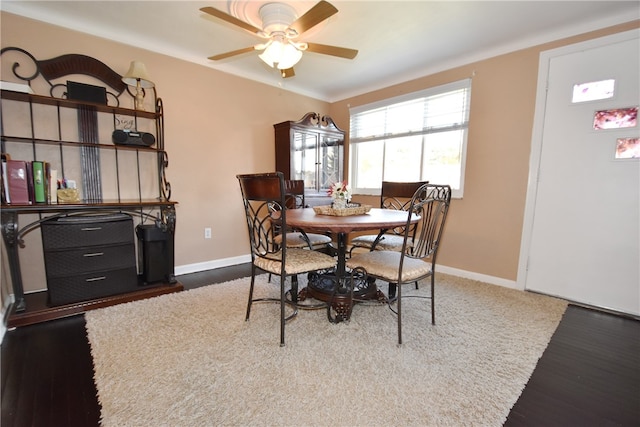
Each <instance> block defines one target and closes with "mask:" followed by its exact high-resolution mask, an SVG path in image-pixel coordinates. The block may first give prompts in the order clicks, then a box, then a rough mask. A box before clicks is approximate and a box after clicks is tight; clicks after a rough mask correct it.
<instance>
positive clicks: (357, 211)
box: [313, 205, 371, 216]
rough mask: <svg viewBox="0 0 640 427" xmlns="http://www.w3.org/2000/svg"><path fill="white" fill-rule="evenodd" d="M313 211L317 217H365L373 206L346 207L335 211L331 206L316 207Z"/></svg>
mask: <svg viewBox="0 0 640 427" xmlns="http://www.w3.org/2000/svg"><path fill="white" fill-rule="evenodd" d="M313 210H314V211H315V213H316V214H317V215H331V216H350V215H364V214H366V213H367V212H369V211H370V210H371V206H370V205H361V206H353V207H346V208H344V209H334V208H332V207H331V206H330V205H328V206H314V207H313Z"/></svg>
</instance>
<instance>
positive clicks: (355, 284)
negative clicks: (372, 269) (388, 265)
mask: <svg viewBox="0 0 640 427" xmlns="http://www.w3.org/2000/svg"><path fill="white" fill-rule="evenodd" d="M308 280H309V283H308V285H307V287H306V288H304V289H302V290H301V291H300V292H299V294H298V300H300V301H304V300H305V299H306V298H307V297H312V298H315V299H317V300H319V301H323V302H326V303H328V304H329V306H330V308H331V309H332V310H333V311H334V312H335V316H332V315H331V314H329V320H330V321H332V322H336V323H337V322H342V321H345V320H349V318H350V317H351V311H352V310H353V305H354V304H355V303H356V302H358V301H359V300H368V301H379V302H386V301H387V297H386V296H385V295H384V293H382V291H380V290H379V289H378V287H377V286H376V283H375V279H372V278H367V277H363V276H362V275H360V274H355V275H353V276H350V275H347V276H346V277H342V278H340V277H339V276H338V275H337V274H336V272H335V271H328V272H324V273H309V276H308Z"/></svg>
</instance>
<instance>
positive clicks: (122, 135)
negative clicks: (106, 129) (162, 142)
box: [111, 129, 156, 147]
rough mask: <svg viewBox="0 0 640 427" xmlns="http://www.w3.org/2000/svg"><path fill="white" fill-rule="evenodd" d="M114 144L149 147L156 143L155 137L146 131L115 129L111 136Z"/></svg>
mask: <svg viewBox="0 0 640 427" xmlns="http://www.w3.org/2000/svg"><path fill="white" fill-rule="evenodd" d="M111 139H112V140H113V143H114V144H116V145H132V146H134V147H151V146H152V145H153V144H155V143H156V137H155V136H153V134H151V133H148V132H135V131H132V130H131V131H129V130H120V129H116V130H114V131H113V135H112V137H111Z"/></svg>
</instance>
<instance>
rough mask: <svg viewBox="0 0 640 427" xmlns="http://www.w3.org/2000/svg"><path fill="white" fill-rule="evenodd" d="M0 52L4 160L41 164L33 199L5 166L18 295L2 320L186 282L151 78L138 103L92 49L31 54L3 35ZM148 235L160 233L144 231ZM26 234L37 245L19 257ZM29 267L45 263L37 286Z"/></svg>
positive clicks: (14, 322)
mask: <svg viewBox="0 0 640 427" xmlns="http://www.w3.org/2000/svg"><path fill="white" fill-rule="evenodd" d="M0 59H1V60H2V62H1V63H0V64H1V65H2V71H3V79H4V80H10V81H11V82H10V83H7V82H3V87H2V91H1V97H0V100H1V104H0V134H1V150H2V158H3V169H4V170H7V169H9V166H8V165H9V164H10V165H11V166H10V167H11V168H14V167H20V166H21V165H23V164H24V165H25V166H24V168H25V170H27V171H28V170H32V171H33V173H35V171H36V166H35V165H36V163H37V164H38V165H39V166H38V167H39V168H40V167H44V168H45V169H43V170H44V173H43V174H41V176H42V175H43V176H44V178H45V180H44V181H45V182H44V187H43V189H44V193H41V194H40V198H38V187H37V186H38V185H40V184H41V183H39V182H38V179H36V178H33V177H30V176H27V177H26V182H27V183H29V185H31V183H33V186H34V187H36V188H35V193H34V192H31V191H29V199H28V200H25V198H24V196H23V195H24V192H23V190H24V188H23V187H20V186H21V185H22V184H20V183H19V182H17V181H16V180H15V179H14V178H15V177H13V176H11V175H10V174H7V175H4V174H3V179H2V196H3V197H2V210H1V218H2V237H3V241H4V245H5V250H6V255H7V264H8V266H9V274H10V279H11V286H12V289H13V298H14V302H13V303H12V305H11V306H10V307H9V309H8V312H7V313H6V315H5V321H6V324H7V327H9V328H11V327H16V326H23V325H28V324H32V323H37V322H42V321H46V320H50V319H55V318H60V317H65V316H69V315H72V314H77V313H82V312H85V311H87V310H90V309H94V308H99V307H105V306H108V305H113V304H117V303H122V302H127V301H133V300H137V299H142V298H148V297H151V296H156V295H161V294H165V293H171V292H176V291H180V290H182V289H183V287H182V285H181V284H180V283H178V282H177V281H176V280H175V276H174V264H173V263H174V257H173V247H174V246H173V245H174V231H175V221H176V214H175V205H176V202H174V201H171V200H170V197H171V186H170V184H169V182H167V180H166V176H165V168H166V167H167V165H168V160H167V159H168V157H167V153H166V151H165V149H164V119H163V105H162V100H161V99H160V98H157V96H156V91H155V87H154V88H147V89H146V91H145V99H146V102H147V103H148V104H149V105H144V106H142V107H141V106H136V103H135V102H134V100H135V98H136V93H135V92H136V88H129V87H128V86H127V85H126V84H125V83H124V82H123V81H122V76H121V75H119V74H117V73H116V72H115V71H113V70H112V69H111V68H109V67H108V66H107V65H105V64H103V63H102V62H100V61H98V60H96V59H94V58H91V57H88V56H85V55H77V54H69V55H62V56H59V57H56V58H51V59H47V60H37V59H36V58H35V57H34V56H32V55H31V54H30V53H29V52H27V51H25V50H23V49H20V48H16V47H7V48H4V49H2V51H0ZM69 78H73V79H79V80H82V81H83V82H73V81H69V80H67V79H69ZM95 82H97V83H98V85H95V84H91V83H95ZM143 108H144V109H146V110H150V111H144V110H143ZM53 170H55V173H53V172H51V171H53ZM47 171H48V172H49V173H47ZM27 175H29V174H28V173H27ZM56 177H57V179H56ZM67 180H68V181H69V182H71V181H73V182H75V183H76V185H77V186H76V187H75V188H76V190H77V191H78V197H65V198H62V196H64V195H65V194H66V195H67V196H68V194H67V193H69V192H66V193H65V192H63V193H59V192H58V191H57V188H58V184H57V183H58V181H61V182H62V183H63V184H62V186H63V187H66V185H65V183H67ZM18 181H19V180H18ZM47 181H49V182H47ZM18 184H20V186H18ZM17 186H18V187H20V188H17ZM69 187H70V188H66V189H65V188H63V190H72V188H71V187H73V185H70V186H69ZM71 193H72V196H74V194H75V192H74V191H71ZM42 194H45V196H44V198H43V196H42ZM32 195H34V197H33V198H32ZM13 196H15V197H13ZM17 196H20V197H17ZM58 196H60V198H58ZM12 197H13V198H12ZM21 222H24V223H25V224H21ZM34 231H36V232H38V231H39V236H38V235H36V236H34V234H36V233H32V232H34ZM145 235H151V236H160V237H157V240H158V242H148V241H145V240H144V239H145V237H144V236H145ZM136 236H137V237H138V238H137V239H136ZM39 239H41V240H42V248H41V249H39V248H38V246H39V244H38V240H39ZM154 239H156V237H154ZM27 241H28V242H29V245H28V246H30V247H29V248H28V249H29V251H30V252H28V253H30V254H32V255H31V256H26V257H23V256H21V255H23V251H24V250H25V249H24V248H25V242H27ZM136 242H137V243H136ZM34 243H35V245H34ZM34 246H35V247H34ZM136 249H137V253H136ZM152 252H153V253H152ZM33 253H36V254H38V256H33ZM40 255H41V256H40ZM21 258H22V259H21ZM149 258H154V259H151V260H149ZM158 258H163V259H162V260H158ZM40 259H41V260H42V261H41V260H40ZM38 263H40V265H38ZM150 263H155V264H158V263H164V265H165V266H164V267H163V270H162V274H161V275H160V277H159V278H158V277H154V278H153V280H148V277H149V274H148V272H145V271H142V272H140V271H141V270H143V269H144V268H147V267H146V266H148V265H149V264H150ZM32 269H33V270H38V269H39V270H44V272H45V275H46V289H45V290H44V291H38V289H42V288H43V287H44V283H29V285H30V286H29V288H31V290H32V291H33V292H28V293H27V292H25V289H24V288H25V287H24V285H23V271H26V270H32ZM5 277H6V276H5ZM32 280H33V279H32ZM5 286H6V285H5Z"/></svg>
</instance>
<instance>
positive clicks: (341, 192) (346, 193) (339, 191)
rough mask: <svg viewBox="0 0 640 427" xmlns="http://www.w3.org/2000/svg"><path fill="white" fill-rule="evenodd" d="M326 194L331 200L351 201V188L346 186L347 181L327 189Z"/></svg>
mask: <svg viewBox="0 0 640 427" xmlns="http://www.w3.org/2000/svg"><path fill="white" fill-rule="evenodd" d="M327 193H328V194H329V195H330V196H331V198H332V199H333V200H336V199H342V200H345V201H346V202H349V201H350V200H351V186H350V185H349V184H347V181H342V182H336V183H334V184H332V185H331V187H329V191H327Z"/></svg>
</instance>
